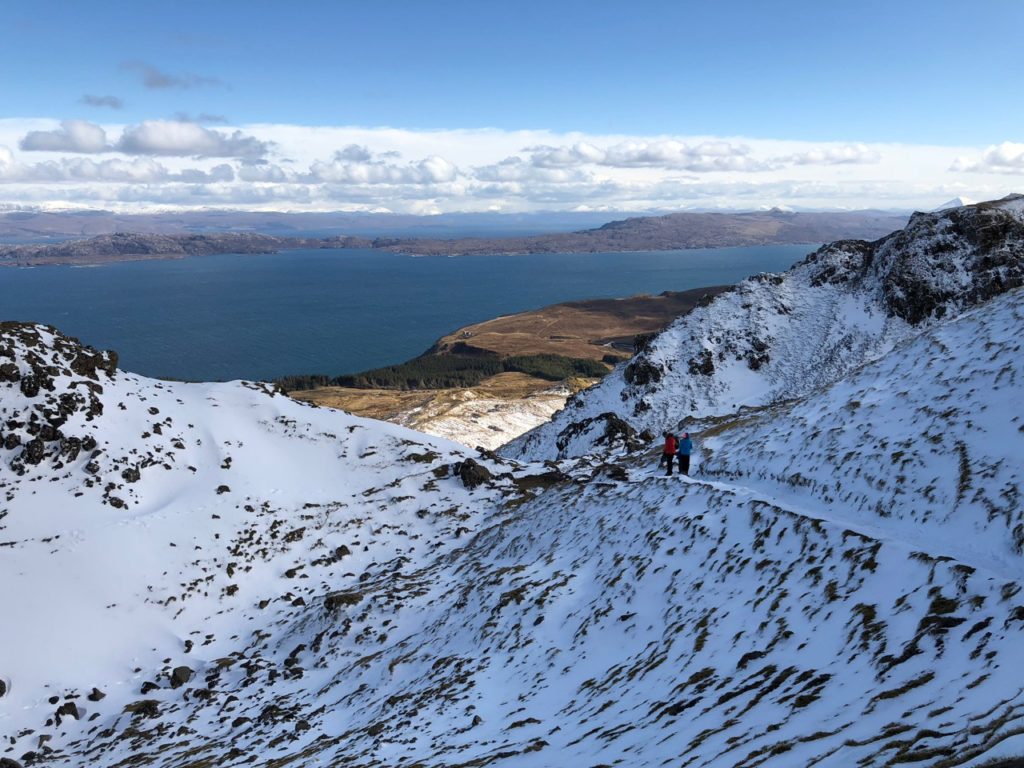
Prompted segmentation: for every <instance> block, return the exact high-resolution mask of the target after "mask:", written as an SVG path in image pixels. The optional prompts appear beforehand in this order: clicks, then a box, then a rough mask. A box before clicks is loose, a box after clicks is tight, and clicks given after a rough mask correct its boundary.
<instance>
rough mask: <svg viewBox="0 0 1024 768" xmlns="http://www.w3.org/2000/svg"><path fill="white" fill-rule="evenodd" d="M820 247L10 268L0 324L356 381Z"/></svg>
mask: <svg viewBox="0 0 1024 768" xmlns="http://www.w3.org/2000/svg"><path fill="white" fill-rule="evenodd" d="M811 250H813V248H812V247H811V246H759V247H753V248H720V249H709V250H687V251H660V252H651V253H646V252H645V253H586V254H537V255H528V256H472V257H461V258H440V257H437V258H435V257H429V258H414V257H410V256H400V255H397V254H390V253H381V252H371V251H359V250H352V251H318V250H312V251H291V252H286V253H283V254H271V255H235V254H230V255H222V256H204V257H201V258H191V259H183V260H176V261H141V262H130V263H123V264H110V265H105V266H102V267H91V268H76V267H37V268H34V269H10V268H0V320H31V321H35V322H42V323H49V324H51V325H55V326H57V327H58V328H60V329H61V330H62V331H63V332H65V333H67V334H69V335H72V336H77V337H78V338H80V339H81V340H82V341H84V342H86V343H87V344H91V345H92V346H95V347H100V348H103V349H115V350H117V351H118V352H119V353H120V355H121V362H120V365H121V367H122V368H124V369H126V370H130V371H135V372H138V373H142V374H146V375H149V376H161V377H167V378H177V379H188V380H216V379H236V378H248V379H272V378H275V377H278V376H283V375H286V374H295V373H327V374H332V375H336V374H340V373H352V372H355V371H360V370H365V369H367V368H373V367H378V366H382V365H389V364H392V363H398V362H402V361H404V360H407V359H409V358H411V357H415V356H416V355H418V354H420V353H421V352H423V351H425V350H426V349H427V348H428V347H429V346H430V345H431V344H432V343H433V342H434V341H435V340H436V339H438V338H439V337H441V336H443V335H445V334H446V333H449V332H451V331H453V330H455V329H456V328H459V327H460V326H463V325H468V324H470V323H475V322H480V321H482V320H487V319H490V318H493V317H496V316H498V315H505V314H509V313H512V312H521V311H523V310H527V309H536V308H538V307H543V306H546V305H548V304H555V303H558V302H562V301H571V300H575V299H589V298H602V297H620V296H631V295H636V294H641V293H661V292H662V291H681V290H687V289H690V288H699V287H702V286H709V285H721V284H727V283H735V282H737V281H739V280H741V279H743V278H744V277H747V276H749V275H752V274H755V273H757V272H778V271H782V270H785V269H786V268H788V267H789V266H790V265H791V264H793V263H794V262H795V261H797V260H799V259H800V258H802V257H803V256H804V255H805V254H806V253H808V252H810V251H811Z"/></svg>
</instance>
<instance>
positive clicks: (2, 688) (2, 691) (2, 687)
mask: <svg viewBox="0 0 1024 768" xmlns="http://www.w3.org/2000/svg"><path fill="white" fill-rule="evenodd" d="M6 695H7V683H5V682H4V681H3V680H0V699H2V698H3V697H4V696H6Z"/></svg>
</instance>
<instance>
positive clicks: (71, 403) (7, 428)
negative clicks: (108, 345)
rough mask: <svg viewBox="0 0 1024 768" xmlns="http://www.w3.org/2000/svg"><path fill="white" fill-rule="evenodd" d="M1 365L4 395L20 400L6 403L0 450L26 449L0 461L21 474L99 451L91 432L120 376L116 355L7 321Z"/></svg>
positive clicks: (1, 333)
mask: <svg viewBox="0 0 1024 768" xmlns="http://www.w3.org/2000/svg"><path fill="white" fill-rule="evenodd" d="M0 360H2V361H3V362H2V363H0V390H6V391H7V392H8V393H10V392H11V391H12V390H16V391H17V393H18V394H19V395H20V397H13V398H12V397H10V396H5V398H4V407H3V410H2V411H0V426H2V427H3V436H2V440H0V445H2V447H3V448H4V449H6V450H7V451H13V450H14V449H15V448H17V447H18V446H23V448H22V450H21V451H20V452H19V453H18V454H16V455H10V454H8V455H7V456H0V462H4V463H6V464H7V465H8V466H9V467H10V469H11V470H12V471H13V472H15V473H16V474H19V475H20V474H24V473H25V471H26V470H27V468H28V467H33V466H38V465H40V464H42V463H44V462H47V461H49V462H51V463H53V464H62V463H63V462H67V461H74V460H75V459H77V458H78V455H79V453H80V452H81V450H82V448H83V446H85V445H90V446H92V448H95V446H96V440H95V438H94V437H93V436H92V435H91V434H89V433H88V431H87V430H88V429H89V426H90V423H92V422H94V420H95V419H96V417H97V416H99V415H100V414H102V413H103V402H102V400H101V398H100V395H101V394H102V393H103V385H104V383H106V382H108V381H111V380H113V378H114V376H115V375H116V373H117V355H116V354H115V353H113V352H98V351H96V350H95V349H92V348H91V347H87V346H84V345H82V344H81V343H80V342H79V341H78V340H77V339H73V338H70V337H68V336H64V335H63V334H61V333H60V332H59V331H57V330H56V329H53V328H49V327H46V326H40V325H34V324H28V323H16V322H3V323H0ZM58 379H62V380H63V381H62V382H61V387H60V390H59V391H58V388H57V386H56V382H57V380H58ZM72 432H77V433H78V434H71V433H72ZM88 450H91V448H90V449H88Z"/></svg>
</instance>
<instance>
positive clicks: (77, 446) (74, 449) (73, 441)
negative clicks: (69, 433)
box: [60, 437, 82, 461]
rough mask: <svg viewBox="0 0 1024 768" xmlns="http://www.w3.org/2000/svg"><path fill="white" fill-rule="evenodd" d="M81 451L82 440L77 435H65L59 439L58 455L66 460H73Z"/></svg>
mask: <svg viewBox="0 0 1024 768" xmlns="http://www.w3.org/2000/svg"><path fill="white" fill-rule="evenodd" d="M81 451H82V441H81V440H79V439H78V438H77V437H65V438H64V439H63V440H61V441H60V455H61V456H63V457H64V458H65V459H66V460H67V461H74V460H75V459H77V458H78V454H79V453H81Z"/></svg>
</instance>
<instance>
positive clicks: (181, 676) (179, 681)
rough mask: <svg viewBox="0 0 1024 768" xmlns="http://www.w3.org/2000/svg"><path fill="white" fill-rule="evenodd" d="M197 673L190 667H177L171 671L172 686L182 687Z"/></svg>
mask: <svg viewBox="0 0 1024 768" xmlns="http://www.w3.org/2000/svg"><path fill="white" fill-rule="evenodd" d="M193 675H195V672H193V671H192V670H191V669H190V668H189V667H175V668H174V669H173V670H172V671H171V688H180V687H181V686H183V685H185V684H186V683H187V682H188V681H189V680H191V679H192V676H193Z"/></svg>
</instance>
